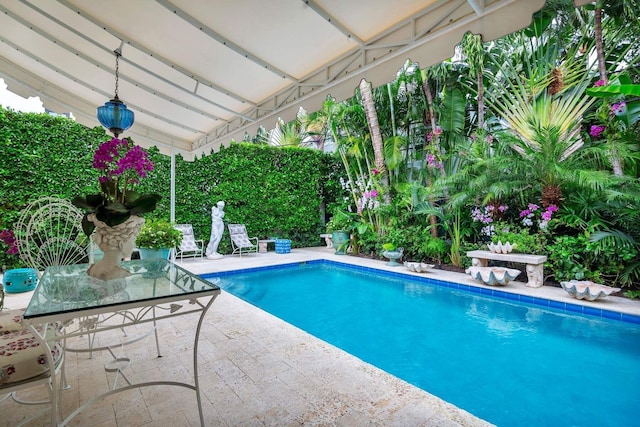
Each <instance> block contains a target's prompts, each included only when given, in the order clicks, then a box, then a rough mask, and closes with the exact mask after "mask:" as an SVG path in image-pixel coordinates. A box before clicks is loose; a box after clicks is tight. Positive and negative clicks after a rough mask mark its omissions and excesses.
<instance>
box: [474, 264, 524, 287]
mask: <svg viewBox="0 0 640 427" xmlns="http://www.w3.org/2000/svg"><path fill="white" fill-rule="evenodd" d="M466 272H467V274H469V275H470V276H471V277H472V278H474V279H475V280H480V281H482V282H484V284H485V285H491V286H496V285H500V286H504V285H506V284H507V283H509V282H510V281H511V280H513V279H515V278H516V277H518V275H519V274H520V270H516V269H515V268H503V267H478V266H472V267H469V268H467V270H466Z"/></svg>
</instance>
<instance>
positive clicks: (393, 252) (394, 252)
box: [382, 243, 404, 267]
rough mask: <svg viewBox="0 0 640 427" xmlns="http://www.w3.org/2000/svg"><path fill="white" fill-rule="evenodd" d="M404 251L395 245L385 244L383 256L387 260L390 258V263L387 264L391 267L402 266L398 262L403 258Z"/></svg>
mask: <svg viewBox="0 0 640 427" xmlns="http://www.w3.org/2000/svg"><path fill="white" fill-rule="evenodd" d="M403 251H404V249H403V248H399V247H397V246H396V245H395V244H394V243H384V244H383V245H382V256H384V257H385V258H389V262H388V263H387V265H390V266H392V267H396V266H398V265H400V263H398V261H396V260H397V259H398V258H401V257H402V252H403Z"/></svg>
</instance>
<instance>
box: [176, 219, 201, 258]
mask: <svg viewBox="0 0 640 427" xmlns="http://www.w3.org/2000/svg"><path fill="white" fill-rule="evenodd" d="M174 227H175V228H176V229H178V230H180V231H182V243H180V246H179V247H178V248H177V249H176V257H178V256H179V257H180V261H182V258H183V257H184V256H193V257H196V256H199V257H200V259H202V257H203V256H204V241H203V240H200V239H196V238H195V235H194V234H193V227H192V226H191V224H176V225H175V226H174Z"/></svg>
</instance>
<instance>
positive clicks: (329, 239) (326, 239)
mask: <svg viewBox="0 0 640 427" xmlns="http://www.w3.org/2000/svg"><path fill="white" fill-rule="evenodd" d="M320 238H321V239H324V242H325V243H326V244H327V247H328V248H332V247H333V238H332V237H331V233H329V234H321V235H320Z"/></svg>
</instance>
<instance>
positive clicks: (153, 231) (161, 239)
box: [136, 219, 182, 259]
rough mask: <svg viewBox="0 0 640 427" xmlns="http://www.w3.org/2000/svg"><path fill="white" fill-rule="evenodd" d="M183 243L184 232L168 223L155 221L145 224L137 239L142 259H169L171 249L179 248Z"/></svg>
mask: <svg viewBox="0 0 640 427" xmlns="http://www.w3.org/2000/svg"><path fill="white" fill-rule="evenodd" d="M181 242H182V231H180V230H178V229H176V228H174V226H173V224H171V223H170V222H168V221H163V220H154V219H152V220H148V221H146V222H145V223H144V224H143V226H142V229H141V230H140V233H138V237H137V238H136V246H137V247H138V251H139V252H140V258H141V259H146V258H163V259H169V255H170V254H171V249H173V248H175V247H177V246H179V245H180V243H181Z"/></svg>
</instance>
